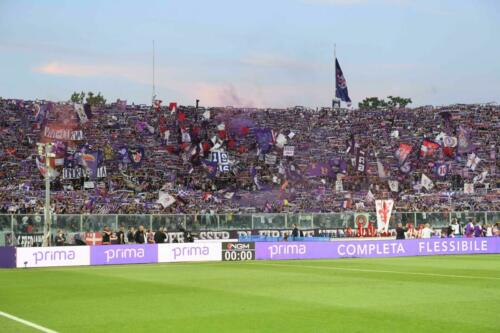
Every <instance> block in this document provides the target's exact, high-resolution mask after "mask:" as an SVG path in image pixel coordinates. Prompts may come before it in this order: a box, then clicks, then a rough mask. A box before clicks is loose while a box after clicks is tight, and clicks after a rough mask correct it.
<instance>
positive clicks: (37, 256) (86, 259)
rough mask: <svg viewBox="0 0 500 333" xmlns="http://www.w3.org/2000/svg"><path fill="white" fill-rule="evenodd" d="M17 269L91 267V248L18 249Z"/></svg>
mask: <svg viewBox="0 0 500 333" xmlns="http://www.w3.org/2000/svg"><path fill="white" fill-rule="evenodd" d="M16 253H17V255H16V266H17V267H55V266H88V265H90V247H89V246H55V247H24V248H22V247H18V248H17V249H16Z"/></svg>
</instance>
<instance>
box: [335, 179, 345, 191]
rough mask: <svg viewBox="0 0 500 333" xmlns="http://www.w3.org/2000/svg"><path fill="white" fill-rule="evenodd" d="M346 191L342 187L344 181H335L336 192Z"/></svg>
mask: <svg viewBox="0 0 500 333" xmlns="http://www.w3.org/2000/svg"><path fill="white" fill-rule="evenodd" d="M343 190H344V186H343V185H342V180H337V181H335V192H342V191H343Z"/></svg>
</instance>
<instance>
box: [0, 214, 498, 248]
mask: <svg viewBox="0 0 500 333" xmlns="http://www.w3.org/2000/svg"><path fill="white" fill-rule="evenodd" d="M356 214H357V213H354V212H345V213H303V214H264V213H262V214H182V215H152V214H137V215H131V214H128V215H116V214H113V215H92V214H90V215H86V214H83V215H57V214H54V215H53V221H52V233H53V234H54V233H55V232H56V231H57V230H58V229H62V230H63V232H64V233H76V232H95V231H102V230H103V228H104V227H105V226H107V227H109V228H110V229H111V230H118V228H119V227H124V228H125V229H127V228H128V227H138V226H139V225H143V226H144V227H145V228H146V229H151V230H158V229H159V228H160V227H163V228H165V229H166V230H168V231H179V230H180V229H181V228H182V229H184V230H189V231H193V232H196V231H220V230H252V229H291V226H292V224H297V225H298V226H299V227H300V228H301V229H316V228H319V229H339V228H346V227H351V228H356V226H355V222H354V218H355V215H356ZM369 215H370V220H372V221H376V215H375V212H370V213H369ZM452 219H457V221H458V222H459V223H460V224H461V225H464V224H466V223H467V222H468V220H469V219H474V221H476V222H478V223H481V224H483V223H484V224H486V223H490V224H494V223H496V222H499V221H500V211H491V212H394V213H393V214H392V217H391V221H390V227H391V228H393V227H395V225H396V224H397V223H402V224H403V225H404V224H406V223H412V224H414V225H419V224H425V223H429V224H430V225H431V226H432V227H433V228H442V227H445V226H447V225H449V224H450V223H451V221H452ZM43 226H44V217H43V215H38V214H14V215H1V214H0V246H2V245H5V235H7V234H9V235H12V234H14V235H15V234H20V233H42V232H43Z"/></svg>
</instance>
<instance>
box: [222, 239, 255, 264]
mask: <svg viewBox="0 0 500 333" xmlns="http://www.w3.org/2000/svg"><path fill="white" fill-rule="evenodd" d="M222 260H223V261H246V260H255V243H249V242H245V243H236V242H225V243H222Z"/></svg>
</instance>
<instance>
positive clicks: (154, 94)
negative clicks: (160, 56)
mask: <svg viewBox="0 0 500 333" xmlns="http://www.w3.org/2000/svg"><path fill="white" fill-rule="evenodd" d="M152 99H153V101H152V104H154V102H155V99H156V89H155V40H154V39H153V97H152Z"/></svg>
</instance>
